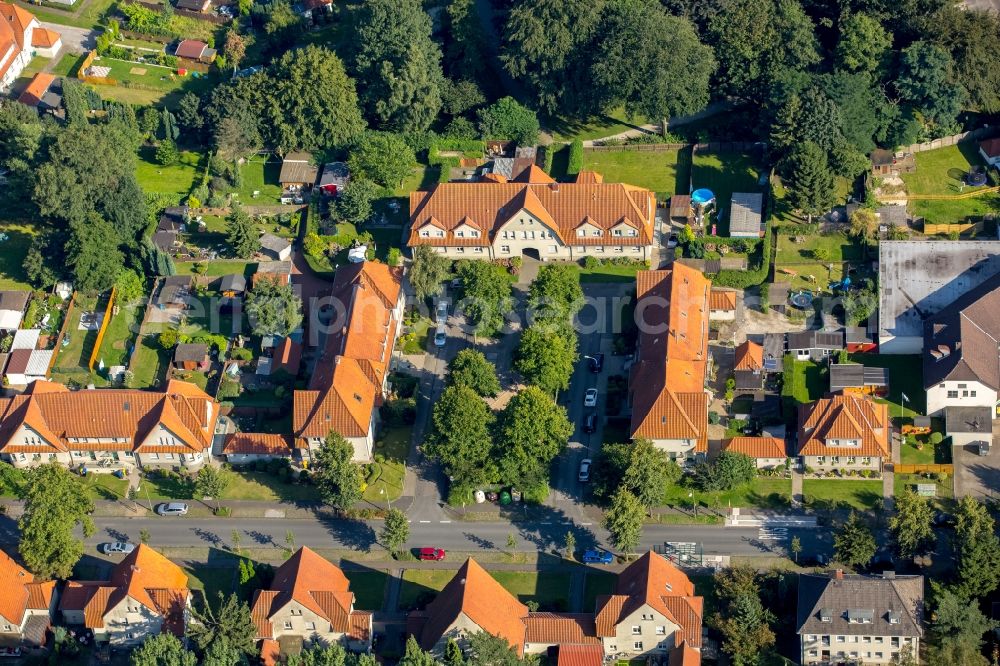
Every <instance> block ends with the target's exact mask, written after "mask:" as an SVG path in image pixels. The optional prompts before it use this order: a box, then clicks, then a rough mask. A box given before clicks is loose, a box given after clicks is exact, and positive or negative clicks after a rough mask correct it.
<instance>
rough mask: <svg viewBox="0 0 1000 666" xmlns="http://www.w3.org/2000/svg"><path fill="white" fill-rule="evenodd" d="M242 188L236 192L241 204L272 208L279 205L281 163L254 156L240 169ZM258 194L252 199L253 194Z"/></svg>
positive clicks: (271, 158)
mask: <svg viewBox="0 0 1000 666" xmlns="http://www.w3.org/2000/svg"><path fill="white" fill-rule="evenodd" d="M240 173H241V175H242V186H241V187H240V189H239V190H237V192H236V193H237V194H238V195H239V197H238V199H239V201H240V202H241V203H243V204H246V205H255V206H273V205H276V204H279V203H281V201H280V198H281V184H280V183H279V182H278V174H279V173H281V161H280V160H277V159H275V158H273V157H268V158H265V157H263V156H260V155H256V156H254V157H253V158H251V159H250V160H249V161H248V162H246V163H245V164H244V165H243V166H241V167H240ZM254 192H258V193H259V194H258V195H257V196H256V197H254V196H253V193H254Z"/></svg>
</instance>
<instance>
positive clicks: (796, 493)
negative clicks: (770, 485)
mask: <svg viewBox="0 0 1000 666" xmlns="http://www.w3.org/2000/svg"><path fill="white" fill-rule="evenodd" d="M802 477H803V474H802V468H801V467H799V466H798V465H794V466H792V507H794V508H798V507H801V506H802V503H803V497H802Z"/></svg>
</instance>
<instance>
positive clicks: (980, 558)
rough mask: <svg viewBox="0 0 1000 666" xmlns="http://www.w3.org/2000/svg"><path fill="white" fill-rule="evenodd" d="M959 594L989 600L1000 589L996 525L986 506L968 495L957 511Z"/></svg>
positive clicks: (999, 545) (959, 504) (999, 552)
mask: <svg viewBox="0 0 1000 666" xmlns="http://www.w3.org/2000/svg"><path fill="white" fill-rule="evenodd" d="M954 547H955V552H956V554H957V556H958V566H957V573H958V585H957V586H956V591H957V592H958V593H960V594H963V595H965V596H967V597H969V598H975V597H981V596H986V595H988V594H990V593H991V592H993V591H994V590H996V589H997V587H998V586H1000V539H998V538H997V535H996V521H995V520H994V519H993V516H992V515H990V512H989V510H988V509H987V508H986V505H984V504H983V503H982V502H979V501H978V500H976V499H975V498H974V497H972V496H970V495H966V496H965V497H963V498H962V499H961V500H959V502H958V508H957V509H956V510H955V539H954Z"/></svg>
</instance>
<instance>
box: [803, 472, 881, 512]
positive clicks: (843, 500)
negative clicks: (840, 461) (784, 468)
mask: <svg viewBox="0 0 1000 666" xmlns="http://www.w3.org/2000/svg"><path fill="white" fill-rule="evenodd" d="M802 495H803V498H804V501H805V504H806V506H808V507H810V508H812V509H815V510H825V511H829V510H833V509H860V510H862V511H870V510H872V509H878V508H880V507H881V506H882V482H881V481H871V480H854V479H803V480H802Z"/></svg>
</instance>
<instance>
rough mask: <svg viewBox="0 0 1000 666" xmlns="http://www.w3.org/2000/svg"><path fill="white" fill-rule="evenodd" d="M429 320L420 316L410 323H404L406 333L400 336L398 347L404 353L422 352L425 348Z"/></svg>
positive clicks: (429, 326) (429, 325) (428, 331)
mask: <svg viewBox="0 0 1000 666" xmlns="http://www.w3.org/2000/svg"><path fill="white" fill-rule="evenodd" d="M430 329H431V320H430V319H427V318H425V317H421V318H420V319H418V320H417V321H415V322H413V323H412V324H407V325H406V333H404V334H403V336H402V337H400V339H399V341H400V347H399V348H400V349H401V350H402V352H403V353H404V354H422V353H424V351H425V350H426V349H427V336H428V335H429V333H430Z"/></svg>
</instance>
